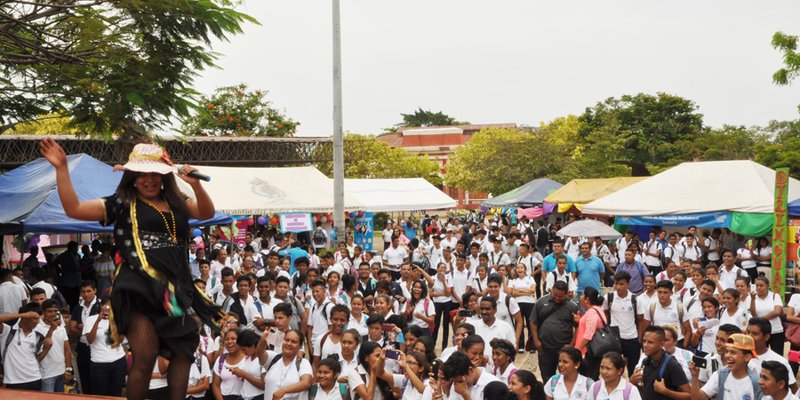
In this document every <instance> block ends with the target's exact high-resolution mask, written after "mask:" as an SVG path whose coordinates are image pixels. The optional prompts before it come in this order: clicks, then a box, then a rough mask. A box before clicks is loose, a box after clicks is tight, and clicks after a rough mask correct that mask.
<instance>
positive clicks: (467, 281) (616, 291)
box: [0, 218, 800, 400]
mask: <svg viewBox="0 0 800 400" xmlns="http://www.w3.org/2000/svg"><path fill="white" fill-rule="evenodd" d="M568 222H569V221H568ZM568 222H567V223H568ZM537 226H538V227H537ZM416 228H417V227H416V225H414V224H409V223H408V222H406V221H403V222H401V223H398V224H397V226H394V225H393V224H391V223H389V224H387V226H386V230H385V231H384V237H385V240H386V243H385V248H384V250H383V253H382V254H378V253H376V252H368V251H362V249H361V248H360V247H359V246H355V245H354V244H353V242H352V239H351V238H350V235H348V236H347V239H346V240H345V241H344V242H342V243H337V244H336V248H335V249H333V250H335V251H328V250H327V249H326V247H325V246H324V245H322V243H321V242H322V241H321V240H320V243H315V242H314V241H313V239H312V238H313V237H315V235H314V233H313V232H312V233H311V234H309V235H307V236H308V239H307V240H305V241H302V243H300V242H298V241H297V240H296V239H295V238H292V237H291V236H288V235H287V236H284V235H280V234H276V235H264V236H253V235H248V241H247V244H246V245H245V246H242V247H241V248H237V246H230V245H229V244H227V243H224V242H219V241H218V238H215V237H211V238H210V242H209V243H208V244H206V243H201V244H200V245H197V244H194V245H192V246H190V254H189V255H188V257H189V264H190V266H191V268H192V271H193V275H194V276H195V281H194V283H195V285H196V286H198V287H199V288H201V289H202V291H204V292H205V293H206V294H207V295H208V296H209V297H210V298H211V299H212V300H213V301H214V302H216V304H218V305H220V306H221V307H222V308H223V310H224V312H225V313H226V319H225V321H224V324H223V325H222V330H221V332H218V333H217V332H213V331H212V329H211V328H209V327H208V326H204V325H202V324H199V325H200V326H201V328H200V330H199V335H200V341H199V344H198V346H197V349H196V353H195V362H194V364H193V365H192V367H191V371H190V377H189V382H188V391H187V393H188V395H189V397H192V398H214V399H217V400H235V399H246V400H251V399H302V400H305V399H337V400H338V399H355V398H361V399H392V398H398V399H399V398H402V399H404V400H412V399H426V400H427V399H454V400H457V399H474V400H479V399H484V398H487V399H495V398H517V399H545V398H546V399H556V400H564V399H581V400H582V399H592V400H599V399H609V400H618V399H623V400H636V399H641V398H646V399H648V400H650V399H683V400H688V399H690V398H691V399H695V400H697V399H701V400H702V399H706V398H715V397H716V398H718V399H722V398H723V397H724V396H728V397H729V398H733V397H735V398H743V399H747V398H749V399H758V398H761V397H762V396H763V398H774V399H778V400H782V399H795V397H794V396H795V395H794V394H793V393H794V392H795V391H796V390H797V384H796V381H795V377H796V373H797V366H798V365H797V364H795V363H791V365H790V363H789V361H788V360H787V359H786V358H785V357H784V354H785V351H784V350H785V349H784V343H785V336H784V333H783V325H782V322H781V316H782V315H783V314H784V313H786V314H787V315H788V319H789V320H792V319H798V320H800V317H798V314H800V304H797V303H800V296H795V297H792V299H791V301H790V302H789V304H788V305H787V306H785V307H784V305H783V301H782V299H781V298H780V296H779V295H777V294H775V293H773V292H771V291H770V289H769V280H768V278H767V277H766V276H763V275H759V274H758V272H759V270H758V269H757V268H758V267H759V266H763V264H764V261H763V260H762V259H760V258H759V256H758V255H755V256H754V255H753V254H764V250H763V249H765V248H766V247H768V244H767V243H759V244H758V249H760V250H758V251H756V250H753V251H751V252H750V253H749V254H747V255H746V257H745V258H743V252H742V251H740V250H741V249H737V250H729V249H728V248H727V247H725V245H726V244H727V243H730V242H726V240H725V239H724V237H723V233H722V232H720V231H713V232H710V233H706V234H705V235H704V240H700V239H699V238H697V237H696V236H695V235H696V230H695V229H694V228H691V229H690V230H689V232H687V233H685V234H683V233H682V234H679V233H672V234H668V233H667V232H664V231H653V232H652V233H650V235H649V240H648V241H647V242H640V241H639V240H638V238H637V237H636V236H635V235H634V234H632V233H630V232H628V233H626V234H625V236H624V237H622V238H620V239H619V240H616V241H611V242H606V241H603V240H601V239H599V238H565V239H564V240H563V241H562V239H560V238H558V237H556V236H555V235H554V233H555V232H556V231H557V230H558V229H559V228H560V221H557V222H555V223H553V224H548V223H546V222H545V221H535V222H534V221H526V220H523V221H520V224H518V225H511V224H508V223H504V220H503V219H498V218H495V220H494V221H474V222H466V223H463V224H462V223H461V222H460V221H457V220H455V219H449V220H448V219H428V221H427V222H426V221H423V223H422V224H420V227H419V228H421V231H419V236H418V237H417V234H418V231H417V230H416ZM318 229H319V228H318ZM410 232H413V234H411V233H410ZM409 236H415V237H412V238H410V239H409ZM328 237H329V236H328V235H327V233H326V235H325V239H326V243H325V245H327V239H328ZM319 238H320V239H321V238H322V235H319ZM740 239H741V238H738V239H736V240H740ZM698 242H700V243H702V244H701V245H698V244H697V243H698ZM759 242H760V241H759ZM747 246H750V244H749V243H748V244H746V245H745V247H747ZM108 247H109V248H110V246H108ZM104 248H105V246H104ZM207 249H208V250H209V251H208V253H206V250H207ZM101 254H102V255H106V258H107V255H108V252H102V253H101ZM112 254H113V253H112ZM98 257H99V256H98ZM747 257H749V258H747ZM106 258H102V260H101V262H102V261H105V259H106ZM748 261H753V262H755V264H754V265H753V266H752V267H751V266H750V264H749V263H746V262H748ZM37 267H38V266H37ZM22 272H23V273H21V274H12V273H11V271H8V270H2V273H0V280H2V282H3V284H2V285H0V310H2V309H3V308H2V307H6V309H13V305H14V302H16V301H21V302H20V303H16V304H19V305H20V306H21V308H19V310H18V311H19V312H18V313H9V312H7V311H6V313H4V314H0V322H4V324H2V325H0V329H2V331H0V346H2V347H0V355H2V357H3V366H4V381H3V382H4V385H5V386H6V387H10V388H22V389H41V390H44V391H55V392H63V391H64V387H65V385H66V386H67V388H69V387H72V386H74V385H75V383H74V381H75V380H74V379H73V376H72V372H73V367H74V368H76V369H77V372H78V374H79V379H78V380H79V381H80V391H81V392H83V393H87V394H102V395H120V394H121V393H123V388H124V385H125V378H126V373H127V368H128V366H129V362H130V360H129V355H128V354H126V351H125V350H124V349H125V346H124V344H123V345H122V346H114V345H112V344H111V343H110V341H108V340H106V338H107V337H108V336H109V335H110V332H109V324H108V318H109V310H108V307H107V305H106V301H107V297H108V293H107V291H102V290H101V291H98V289H97V283H96V282H95V280H84V281H83V282H82V283H81V284H80V286H79V290H78V293H77V294H78V296H79V299H77V300H76V301H75V303H74V304H73V305H74V307H73V308H72V309H71V310H70V309H69V308H64V304H63V303H64V301H65V299H64V298H63V297H61V298H59V296H60V294H61V292H60V291H59V290H58V288H57V287H56V286H54V285H52V284H51V283H58V281H53V280H52V279H42V277H44V276H49V274H43V273H42V272H38V271H35V268H33V269H31V270H27V271H22ZM762 272H763V271H762ZM103 277H105V275H103ZM37 278H38V279H37ZM39 282H44V285H49V287H48V289H51V290H50V291H49V292H47V290H46V289H45V288H44V287H43V286H44V285H43V284H40V283H39ZM100 284H101V285H102V288H103V289H105V288H107V287H109V286H110V282H107V281H106V280H105V279H104V280H102V281H101V283H100ZM31 285H32V286H31ZM4 287H5V289H4ZM12 287H13V288H12ZM20 291H22V292H20ZM20 293H23V294H24V299H22V300H19V299H17V298H16V297H11V295H12V294H13V295H14V296H17V297H19V296H20ZM7 294H8V296H6V295H7ZM67 297H69V296H67ZM9 299H11V300H9ZM9 302H10V304H11V305H6V304H8V303H9ZM15 320H16V321H18V322H17V323H11V322H13V321H15ZM606 326H608V327H611V330H612V331H613V332H614V335H615V336H616V337H617V338H618V339H619V348H618V351H613V352H607V353H604V354H593V353H592V350H591V343H592V342H593V340H594V339H595V337H596V335H597V334H598V332H600V331H601V330H603V329H604V327H606ZM70 338H72V339H73V341H76V342H77V343H75V345H74V346H72V345H71V344H70V340H69V339H70ZM73 349H74V353H75V357H74V358H75V360H76V365H74V366H73V365H72V360H73ZM438 349H441V351H438ZM526 352H530V353H531V354H534V353H535V354H536V357H537V359H538V367H539V368H538V374H534V372H533V371H531V370H526V369H520V368H518V367H517V366H516V365H515V359H516V357H518V356H519V355H520V354H522V353H526ZM168 365H169V359H168V358H165V357H162V356H159V357H158V362H157V363H156V366H155V368H154V370H153V371H152V377H151V381H150V397H151V398H155V399H161V398H168V391H167V379H166V376H165V374H166V371H167V370H168ZM731 396H733V397H731Z"/></svg>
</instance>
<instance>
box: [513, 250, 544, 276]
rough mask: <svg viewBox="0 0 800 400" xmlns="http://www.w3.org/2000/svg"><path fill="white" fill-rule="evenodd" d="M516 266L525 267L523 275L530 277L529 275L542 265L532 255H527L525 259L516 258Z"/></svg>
mask: <svg viewBox="0 0 800 400" xmlns="http://www.w3.org/2000/svg"><path fill="white" fill-rule="evenodd" d="M517 264H522V265H524V266H525V274H526V275H528V276H530V275H531V273H532V272H533V271H534V270H536V269H538V268H539V266H541V265H542V262H541V261H539V260H538V259H537V258H536V257H534V256H533V254H528V255H527V256H525V257H519V258H517Z"/></svg>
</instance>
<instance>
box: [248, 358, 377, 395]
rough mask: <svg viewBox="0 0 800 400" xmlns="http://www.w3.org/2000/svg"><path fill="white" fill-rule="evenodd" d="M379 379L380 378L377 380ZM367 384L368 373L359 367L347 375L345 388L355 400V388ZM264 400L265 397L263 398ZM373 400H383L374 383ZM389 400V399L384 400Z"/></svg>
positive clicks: (365, 386)
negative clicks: (347, 387) (362, 376)
mask: <svg viewBox="0 0 800 400" xmlns="http://www.w3.org/2000/svg"><path fill="white" fill-rule="evenodd" d="M361 375H364V378H363V379H362V378H361ZM378 379H380V378H378ZM368 382H369V373H368V372H367V371H366V370H365V369H364V367H363V366H361V365H359V366H358V368H356V369H354V370H351V371H350V374H349V375H347V386H349V387H350V398H351V399H355V398H356V388H358V387H359V386H364V389H366V388H367V383H368ZM264 398H265V399H266V397H264ZM372 399H373V400H385V399H384V398H383V394H382V393H381V391H380V390H378V383H377V382H375V395H374V396H373V397H372ZM386 400H391V399H386Z"/></svg>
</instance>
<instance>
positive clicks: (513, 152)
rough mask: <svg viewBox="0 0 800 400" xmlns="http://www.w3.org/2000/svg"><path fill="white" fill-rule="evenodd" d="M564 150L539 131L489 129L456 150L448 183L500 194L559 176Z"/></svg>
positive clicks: (446, 180) (450, 163)
mask: <svg viewBox="0 0 800 400" xmlns="http://www.w3.org/2000/svg"><path fill="white" fill-rule="evenodd" d="M564 155H565V152H564V149H563V148H562V147H560V146H558V145H557V144H555V143H554V142H553V141H551V140H548V138H547V137H546V136H545V135H544V134H542V133H539V132H532V131H526V130H521V129H506V128H488V129H483V130H481V131H479V132H478V133H476V134H474V135H473V136H472V138H471V139H470V140H469V142H467V143H466V144H465V145H463V146H460V147H458V148H456V150H455V152H454V153H453V155H452V156H451V157H450V159H449V161H448V163H447V172H446V174H445V182H447V184H448V185H450V186H455V187H457V188H460V189H463V190H469V191H483V192H490V193H494V194H500V193H504V192H507V191H509V190H512V189H515V188H517V187H518V186H520V185H522V184H525V183H527V182H529V181H531V180H533V179H536V178H541V177H545V176H548V175H551V174H557V173H559V172H560V171H561V169H562V168H563V164H562V162H563V159H564V158H563V157H564Z"/></svg>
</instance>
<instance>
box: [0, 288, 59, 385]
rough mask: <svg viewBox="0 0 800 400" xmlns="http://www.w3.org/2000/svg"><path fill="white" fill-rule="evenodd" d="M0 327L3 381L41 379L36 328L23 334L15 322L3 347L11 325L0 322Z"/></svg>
mask: <svg viewBox="0 0 800 400" xmlns="http://www.w3.org/2000/svg"><path fill="white" fill-rule="evenodd" d="M12 285H13V283H12ZM0 328H2V329H3V331H2V332H0V345H2V348H0V350H2V351H3V365H4V366H5V368H4V370H5V376H4V377H3V383H5V384H18V383H27V382H33V381H38V380H40V379H42V372H41V370H39V363H38V362H37V361H36V355H37V354H36V343H37V342H38V341H39V336H38V335H36V332H35V331H36V329H32V330H31V331H30V333H29V334H28V335H25V334H24V333H23V332H22V328H20V327H19V323H17V324H16V325H15V326H14V327H13V329H15V332H14V337H12V338H11V343H9V345H8V349H5V343H6V341H7V340H8V336H9V335H10V334H11V329H12V327H11V325H8V324H0ZM62 358H63V357H62Z"/></svg>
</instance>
